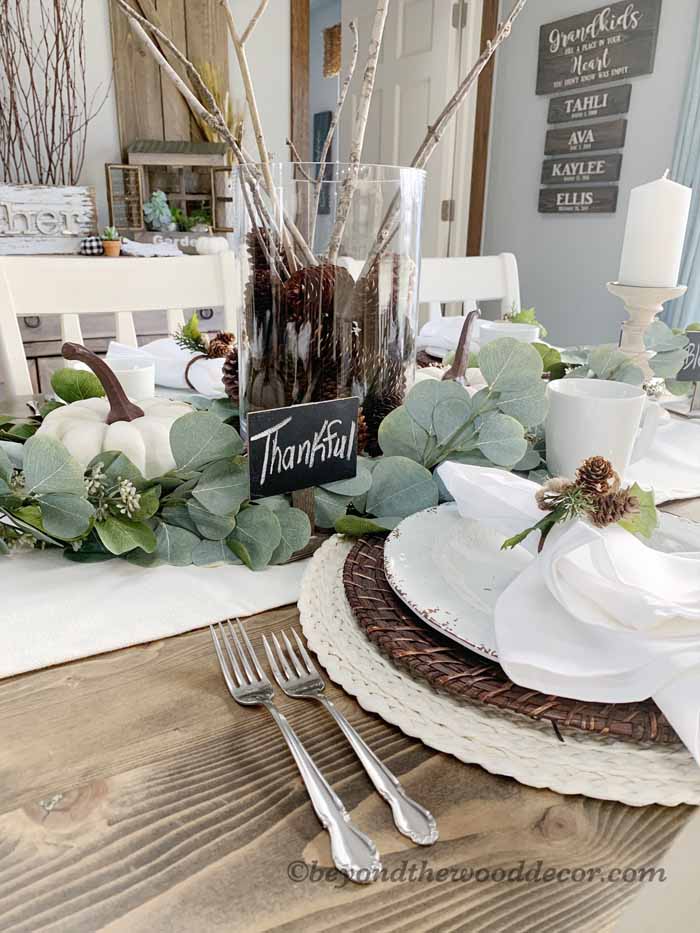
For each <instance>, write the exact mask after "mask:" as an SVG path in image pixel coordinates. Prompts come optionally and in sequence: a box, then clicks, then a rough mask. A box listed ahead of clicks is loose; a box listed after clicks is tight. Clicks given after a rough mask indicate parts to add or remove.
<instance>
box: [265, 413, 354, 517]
mask: <svg viewBox="0 0 700 933" xmlns="http://www.w3.org/2000/svg"><path fill="white" fill-rule="evenodd" d="M358 411H359V399H356V398H345V399H337V400H334V401H328V402H313V403H310V404H308V405H293V406H291V407H289V408H275V409H272V410H270V411H256V412H251V413H250V414H249V415H248V456H249V460H250V497H251V499H260V498H264V497H265V496H276V495H280V494H282V493H287V492H293V491H294V490H295V489H307V488H308V487H310V486H322V485H325V484H327V483H334V482H337V481H338V480H342V479H352V478H353V477H354V476H355V475H356V473H357V416H358Z"/></svg>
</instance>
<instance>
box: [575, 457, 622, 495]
mask: <svg viewBox="0 0 700 933" xmlns="http://www.w3.org/2000/svg"><path fill="white" fill-rule="evenodd" d="M576 485H577V486H579V487H580V488H581V489H583V490H585V491H586V492H587V493H589V494H590V495H591V496H607V495H610V494H611V493H616V492H617V491H618V489H619V488H620V477H619V476H618V475H617V473H616V472H615V470H614V469H613V465H612V463H610V461H609V460H606V459H605V457H589V458H588V460H585V461H584V462H583V463H582V464H581V466H580V467H579V468H578V470H577V471H576Z"/></svg>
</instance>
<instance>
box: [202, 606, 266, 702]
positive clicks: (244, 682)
mask: <svg viewBox="0 0 700 933" xmlns="http://www.w3.org/2000/svg"><path fill="white" fill-rule="evenodd" d="M225 624H226V628H224V624H223V623H222V622H217V623H216V625H210V626H209V631H210V632H211V637H212V640H213V642H214V649H215V651H216V656H217V658H218V659H219V666H220V667H221V672H222V674H223V675H224V680H225V681H226V685H227V686H228V688H229V690H235V689H236V684H235V683H234V682H233V678H232V677H231V671H233V674H234V676H235V678H236V681H237V686H238V687H245V686H249V685H251V684H254V683H256V682H262V683H265V684H267V683H269V680H268V679H267V677H266V676H265V672H264V671H263V669H262V668H261V667H260V664H259V662H258V659H257V656H256V654H255V651H254V650H253V646H252V644H251V642H250V638H248V634H247V632H246V630H245V629H244V628H243V626H242V625H241V623H240V621H239V620H238V619H237V620H236V624H237V627H238V632H236V629H235V628H234V627H233V626H232V625H231V620H230V619H227V620H226V623H225ZM217 629H218V635H217ZM227 630H228V635H227ZM239 633H240V636H239ZM219 639H221V642H223V645H224V649H225V652H226V655H227V656H228V659H229V661H230V667H229V665H228V664H227V663H226V660H225V658H224V653H223V652H222V650H221V643H220V641H219ZM232 642H233V646H235V647H232ZM243 642H245V646H246V648H247V649H248V650H247V651H246V650H245V648H244V647H243ZM236 655H238V657H236ZM238 658H240V663H239V661H238ZM251 661H252V665H253V667H254V668H255V670H256V672H257V677H256V676H255V674H254V673H253V667H251ZM241 665H242V668H241Z"/></svg>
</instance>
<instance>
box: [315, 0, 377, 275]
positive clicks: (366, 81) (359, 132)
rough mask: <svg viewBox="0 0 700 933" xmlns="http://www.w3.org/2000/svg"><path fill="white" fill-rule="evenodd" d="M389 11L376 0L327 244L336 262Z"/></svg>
mask: <svg viewBox="0 0 700 933" xmlns="http://www.w3.org/2000/svg"><path fill="white" fill-rule="evenodd" d="M388 12H389V0H377V10H376V13H375V15H374V23H373V25H372V34H371V37H370V42H369V51H368V53H367V63H366V65H365V71H364V75H363V78H362V89H361V91H360V99H359V104H358V107H357V114H356V115H355V125H354V127H353V138H352V144H351V146H350V155H349V157H348V162H349V163H350V169H349V172H348V175H347V177H346V179H345V181H344V183H343V187H342V189H341V192H340V197H339V198H338V208H337V210H336V216H335V224H334V225H333V231H332V233H331V237H330V241H329V244H328V258H329V260H330V261H331V262H335V260H336V259H337V258H338V252H339V250H340V243H341V241H342V239H343V233H344V231H345V225H346V223H347V220H348V214H349V212H350V203H351V201H352V196H353V192H354V190H355V186H356V184H357V176H358V174H359V169H360V159H361V158H362V149H363V147H364V143H365V133H366V131H367V121H368V119H369V109H370V105H371V103H372V95H373V93H374V82H375V79H376V77H377V62H378V60H379V53H380V51H381V48H382V39H383V38H384V27H385V25H386V18H387V14H388Z"/></svg>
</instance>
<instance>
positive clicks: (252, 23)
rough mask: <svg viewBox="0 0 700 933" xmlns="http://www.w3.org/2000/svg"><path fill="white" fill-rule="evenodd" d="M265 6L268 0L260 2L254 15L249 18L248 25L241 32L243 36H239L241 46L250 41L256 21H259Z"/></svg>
mask: <svg viewBox="0 0 700 933" xmlns="http://www.w3.org/2000/svg"><path fill="white" fill-rule="evenodd" d="M267 4H268V0H261V3H260V6H259V7H258V8H257V10H256V11H255V13H253V15H252V16H251V18H250V22H249V23H248V25H247V26H246V28H245V29H244V30H243V35H242V36H241V45H245V44H246V42H247V41H248V39H250V36H251V33H252V32H253V30H254V29H255V27H256V26H257V25H258V20H259V19H260V17H261V16H262V15H263V13H264V12H265V10H266V9H267Z"/></svg>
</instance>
